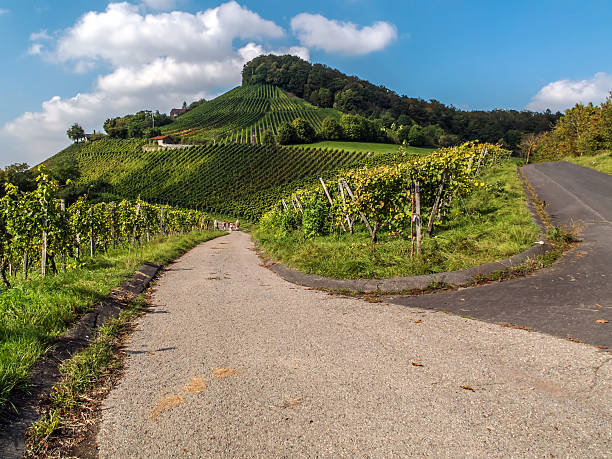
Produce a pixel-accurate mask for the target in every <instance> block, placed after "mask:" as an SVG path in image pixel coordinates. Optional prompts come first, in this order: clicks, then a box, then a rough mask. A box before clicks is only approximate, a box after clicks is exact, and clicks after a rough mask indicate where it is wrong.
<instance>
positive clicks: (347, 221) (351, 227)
mask: <svg viewBox="0 0 612 459" xmlns="http://www.w3.org/2000/svg"><path fill="white" fill-rule="evenodd" d="M338 188H339V189H340V196H342V208H343V209H344V212H345V213H346V198H345V196H344V187H343V186H342V180H338ZM346 224H347V225H348V227H349V231H350V233H351V234H353V222H352V221H351V217H349V215H348V213H346Z"/></svg>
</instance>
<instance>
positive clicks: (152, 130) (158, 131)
mask: <svg viewBox="0 0 612 459" xmlns="http://www.w3.org/2000/svg"><path fill="white" fill-rule="evenodd" d="M161 133H162V131H161V129H160V128H149V129H147V130H146V131H145V137H146V138H147V139H150V138H151V137H157V136H158V135H161Z"/></svg>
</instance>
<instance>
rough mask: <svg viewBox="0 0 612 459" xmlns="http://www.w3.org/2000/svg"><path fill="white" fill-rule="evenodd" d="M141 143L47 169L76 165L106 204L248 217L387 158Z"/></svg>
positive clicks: (79, 152)
mask: <svg viewBox="0 0 612 459" xmlns="http://www.w3.org/2000/svg"><path fill="white" fill-rule="evenodd" d="M145 143H146V142H145V141H140V140H115V139H103V140H99V141H96V142H92V143H90V144H81V145H77V146H71V147H69V148H67V149H66V150H64V151H62V152H60V153H58V154H57V155H56V156H55V157H53V158H51V159H50V160H49V161H48V162H47V163H48V165H49V166H50V167H53V163H54V162H55V163H57V162H58V161H59V160H64V161H69V162H74V163H76V164H77V165H78V167H79V170H80V173H81V178H80V179H79V181H80V182H82V183H85V184H88V183H94V182H106V183H108V184H109V185H111V187H112V190H113V194H112V195H109V196H108V197H109V198H113V197H121V198H136V197H138V196H140V197H141V198H142V199H144V200H146V201H150V202H153V203H168V204H171V205H175V206H181V207H191V208H198V209H204V210H208V211H210V212H217V213H222V214H231V215H237V216H242V217H243V218H247V219H256V218H258V217H259V216H260V215H261V214H262V213H263V212H265V211H266V210H268V209H269V208H270V207H271V206H272V205H273V204H275V203H276V202H278V200H279V199H280V198H281V197H282V196H284V195H286V194H288V193H289V192H290V191H293V190H295V189H296V188H298V187H301V186H304V185H306V184H308V183H311V182H314V181H316V180H317V178H318V177H320V176H326V175H327V174H331V173H333V171H336V170H338V169H340V168H345V167H349V166H356V165H359V164H363V163H364V162H386V161H393V160H394V159H393V157H392V155H384V154H370V153H367V152H357V151H353V152H345V151H342V150H331V149H317V148H300V147H274V146H267V145H243V144H233V143H228V144H216V145H206V146H196V147H188V148H179V149H172V150H164V149H151V150H148V149H147V151H143V148H142V147H143V146H144V145H145Z"/></svg>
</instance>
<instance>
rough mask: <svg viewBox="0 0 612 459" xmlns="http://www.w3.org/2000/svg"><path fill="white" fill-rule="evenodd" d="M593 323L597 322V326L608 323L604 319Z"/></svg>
mask: <svg viewBox="0 0 612 459" xmlns="http://www.w3.org/2000/svg"><path fill="white" fill-rule="evenodd" d="M595 322H597V323H598V324H607V323H608V321H607V320H606V319H598V320H596V321H595Z"/></svg>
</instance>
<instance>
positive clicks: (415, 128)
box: [407, 124, 425, 147]
mask: <svg viewBox="0 0 612 459" xmlns="http://www.w3.org/2000/svg"><path fill="white" fill-rule="evenodd" d="M407 143H408V145H412V146H413V147H422V146H424V145H425V134H424V132H423V128H422V127H421V126H419V125H418V124H413V125H412V126H411V127H410V131H408V139H407Z"/></svg>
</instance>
